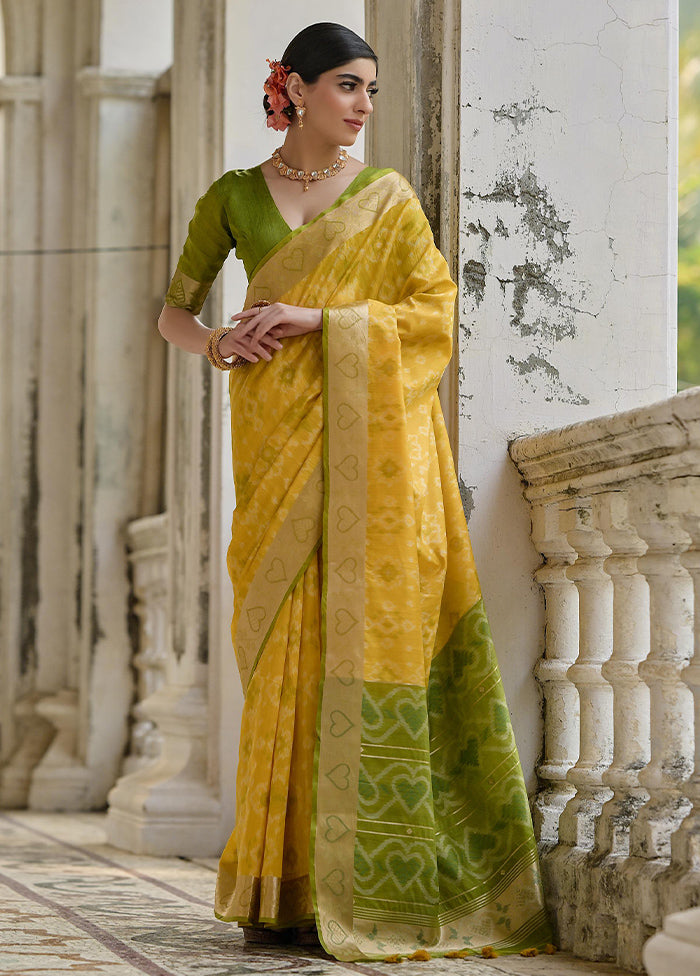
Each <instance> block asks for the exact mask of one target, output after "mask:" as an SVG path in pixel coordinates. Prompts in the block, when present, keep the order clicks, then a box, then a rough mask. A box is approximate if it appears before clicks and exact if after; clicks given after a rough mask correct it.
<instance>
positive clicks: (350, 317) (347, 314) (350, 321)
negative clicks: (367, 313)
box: [337, 308, 360, 329]
mask: <svg viewBox="0 0 700 976" xmlns="http://www.w3.org/2000/svg"><path fill="white" fill-rule="evenodd" d="M337 319H338V325H339V326H340V328H341V329H351V328H352V327H353V325H356V324H357V322H358V321H359V319H360V314H359V312H356V311H355V309H354V308H345V309H343V310H342V311H340V312H338V315H337Z"/></svg>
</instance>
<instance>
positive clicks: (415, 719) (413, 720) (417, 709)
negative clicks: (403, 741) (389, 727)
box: [396, 701, 427, 739]
mask: <svg viewBox="0 0 700 976" xmlns="http://www.w3.org/2000/svg"><path fill="white" fill-rule="evenodd" d="M396 711H397V712H398V714H399V719H400V721H401V724H402V725H403V727H404V728H405V729H406V731H407V732H408V734H409V735H410V736H411V738H413V739H415V738H416V737H417V736H419V735H420V733H421V732H422V731H423V729H424V727H425V720H426V718H427V714H426V710H425V708H422V707H421V706H420V705H418V706H416V705H414V704H413V703H412V702H410V701H404V702H401V704H400V705H399V707H398V708H397V709H396Z"/></svg>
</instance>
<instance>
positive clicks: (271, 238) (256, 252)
mask: <svg viewBox="0 0 700 976" xmlns="http://www.w3.org/2000/svg"><path fill="white" fill-rule="evenodd" d="M388 172H390V169H377V168H376V167H374V166H367V167H365V169H363V170H361V171H360V172H359V173H358V174H357V176H356V177H355V179H354V180H353V181H352V183H350V185H349V186H348V187H347V188H346V189H345V190H344V191H343V192H342V193H341V194H340V196H339V197H338V198H337V200H336V201H335V202H334V203H332V204H331V206H330V207H327V208H326V209H325V210H323V211H322V212H321V213H320V214H318V215H317V216H316V217H314V218H313V220H310V221H309V222H308V223H306V224H302V226H301V227H298V228H296V229H295V230H292V229H291V228H290V227H289V225H288V224H287V223H286V222H285V220H284V218H283V217H282V214H281V213H280V212H279V210H278V209H277V204H276V203H275V201H274V200H273V198H272V194H271V193H270V190H269V188H268V185H267V183H266V182H265V177H264V176H263V172H262V169H261V168H260V166H253V167H252V168H251V169H232V170H229V172H228V173H224V175H223V176H222V177H220V179H218V180H216V182H214V183H212V185H211V186H210V187H209V189H208V190H207V191H206V193H205V194H204V195H203V196H201V197H200V198H199V200H198V201H197V205H196V207H195V210H194V216H193V217H192V220H191V221H190V224H189V228H188V234H187V240H186V241H185V245H184V247H183V249H182V254H181V255H180V259H179V261H178V262H177V269H176V271H175V274H174V275H173V278H172V281H171V282H170V287H169V288H168V292H167V294H166V296H165V304H166V305H174V306H175V307H176V308H186V309H189V311H190V312H194V313H195V314H197V313H198V312H199V311H200V310H201V308H202V305H203V304H204V300H205V298H206V297H207V294H208V292H209V289H210V288H211V286H212V284H213V283H214V279H215V278H216V276H217V274H218V273H219V271H220V270H221V266H222V264H223V263H224V261H225V260H226V257H227V256H228V254H229V251H231V250H232V249H233V248H235V250H236V257H237V258H239V259H240V260H241V261H242V262H243V264H244V266H245V270H246V275H247V276H248V281H250V279H251V278H252V277H253V275H254V273H255V271H256V270H257V268H258V266H259V265H260V263H261V262H262V261H263V259H264V258H265V257H266V256H267V255H268V254H269V252H270V251H271V250H272V249H273V248H274V247H276V245H278V244H279V243H280V242H281V241H282V240H285V239H286V238H288V237H293V236H294V235H295V234H298V233H299V232H300V231H302V230H303V229H304V228H305V227H308V226H309V224H312V223H313V222H314V221H315V220H318V219H319V217H321V216H323V214H326V213H328V211H329V210H333V209H334V208H335V207H337V206H339V205H340V204H341V203H343V202H344V201H345V200H347V199H348V198H349V197H351V196H352V195H353V194H355V193H357V192H358V191H359V190H361V189H362V188H363V187H364V186H367V185H368V184H369V183H372V182H373V181H374V180H376V179H378V178H379V177H380V176H383V175H384V174H385V173H388Z"/></svg>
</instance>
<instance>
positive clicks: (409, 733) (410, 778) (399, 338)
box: [216, 170, 551, 960]
mask: <svg viewBox="0 0 700 976" xmlns="http://www.w3.org/2000/svg"><path fill="white" fill-rule="evenodd" d="M455 294H456V286H455V285H454V283H453V282H452V280H451V278H450V275H449V273H448V269H447V265H446V263H445V261H444V259H443V257H442V255H441V254H440V252H439V251H438V249H437V248H436V247H435V244H434V241H433V237H432V234H431V231H430V227H429V225H428V223H427V220H426V218H425V216H424V214H423V212H422V210H421V207H420V204H419V202H418V200H417V198H416V195H415V194H414V192H413V190H412V189H411V187H410V186H409V184H408V183H407V182H406V181H405V180H404V179H403V178H402V177H401V176H400V175H399V174H398V173H396V172H395V171H393V170H392V171H389V172H386V173H385V174H384V175H381V176H380V177H379V178H378V179H376V180H374V181H373V182H371V183H370V184H369V185H366V186H363V187H362V188H361V190H360V191H359V192H357V193H355V194H354V195H352V196H350V197H349V198H348V199H345V200H344V201H343V202H342V203H341V204H340V205H339V206H337V207H334V208H332V209H331V210H329V211H327V212H325V213H324V214H322V215H321V216H320V217H319V218H318V219H317V220H315V221H312V222H311V223H310V224H308V225H306V226H305V227H304V228H303V229H302V230H301V231H300V232H297V233H293V234H290V235H288V236H287V237H286V238H285V239H284V240H282V241H281V242H280V244H279V245H278V246H277V247H276V248H274V249H273V251H272V252H271V253H270V254H269V255H267V256H266V257H265V258H264V259H263V261H262V262H261V263H260V265H259V266H258V268H257V269H256V270H255V272H254V274H253V275H252V277H251V280H250V284H249V288H248V293H247V297H246V307H249V306H250V305H251V304H252V303H253V302H255V301H257V300H258V299H261V298H265V299H268V300H269V301H282V302H285V303H288V304H291V305H301V306H308V307H323V309H324V323H323V332H322V334H321V333H312V334H309V335H306V336H303V337H298V338H294V339H287V340H285V343H284V348H283V349H282V350H280V351H278V352H277V353H275V355H274V356H273V358H272V361H271V362H269V363H266V362H264V361H261V362H259V363H257V364H255V365H251V366H249V367H246V368H245V369H238V370H233V371H232V372H231V374H230V393H231V416H232V439H233V465H234V480H235V488H236V499H237V504H236V510H235V512H234V516H233V526H232V541H231V545H230V547H229V551H228V567H229V571H230V574H231V579H232V582H233V587H234V593H235V610H234V616H233V622H232V635H233V643H234V647H235V651H236V656H237V661H238V667H239V670H240V674H241V680H242V682H243V687H244V689H245V695H246V697H245V704H244V712H243V719H242V731H241V745H240V760H239V767H238V777H237V817H236V826H235V829H234V832H233V834H232V836H231V838H230V840H229V842H228V844H227V846H226V849H225V850H224V852H223V854H222V857H221V861H220V864H219V872H218V878H217V890H216V914H217V916H218V917H219V918H221V919H224V920H226V921H234V920H235V921H238V922H241V923H243V924H245V923H255V924H261V923H264V924H268V925H270V926H272V927H285V926H290V925H298V924H303V922H304V921H313V920H314V919H315V920H316V924H317V926H318V931H319V935H320V937H321V940H322V942H323V944H324V946H325V947H326V949H327V950H328V951H329V952H330V953H332V954H333V955H334V956H335V957H336V958H338V959H341V960H360V959H381V958H385V957H386V956H388V955H391V954H399V955H409V954H411V953H413V952H415V951H416V950H418V949H425V950H427V951H428V952H429V953H431V954H435V955H444V954H445V953H448V952H450V951H459V950H463V949H466V950H467V951H474V952H477V951H479V950H480V949H481V947H483V946H486V945H491V946H493V947H494V949H496V950H497V951H500V952H517V951H520V950H522V949H524V948H528V947H531V946H536V947H542V946H544V944H545V943H547V942H549V941H551V932H550V929H549V925H548V922H547V918H546V915H545V911H544V907H543V898H542V889H541V882H540V876H539V868H538V863H537V853H536V847H535V841H534V837H533V831H532V823H531V819H530V812H529V808H528V802H527V795H526V791H525V787H524V782H523V777H522V771H521V768H520V764H519V759H518V754H517V750H516V746H515V742H514V739H513V734H512V728H511V723H510V717H509V713H508V708H507V705H506V702H505V698H504V695H503V689H502V685H501V679H500V674H499V670H498V665H497V662H496V657H495V654H494V649H493V644H492V641H491V637H490V632H489V627H488V621H487V619H486V616H485V613H484V607H483V603H482V600H481V593H480V590H479V582H478V577H477V572H476V568H475V565H474V559H473V556H472V550H471V546H470V542H469V535H468V530H467V525H466V521H465V518H464V514H463V510H462V506H461V500H460V496H459V491H458V487H457V482H456V477H455V471H454V465H453V461H452V455H451V451H450V446H449V443H448V439H447V435H446V431H445V427H444V421H443V417H442V413H441V409H440V404H439V401H438V396H437V385H438V382H439V380H440V377H441V375H442V373H443V371H444V369H445V366H446V365H447V363H448V360H449V358H450V354H451V347H452V322H453V312H454V300H455Z"/></svg>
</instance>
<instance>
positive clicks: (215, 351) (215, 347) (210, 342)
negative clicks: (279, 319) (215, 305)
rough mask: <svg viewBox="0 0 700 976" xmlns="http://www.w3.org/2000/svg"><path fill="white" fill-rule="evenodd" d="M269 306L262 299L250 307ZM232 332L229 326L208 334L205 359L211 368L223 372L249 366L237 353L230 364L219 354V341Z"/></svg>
mask: <svg viewBox="0 0 700 976" xmlns="http://www.w3.org/2000/svg"><path fill="white" fill-rule="evenodd" d="M269 304H270V302H266V301H265V300H264V299H263V300H262V301H259V302H253V304H252V305H251V306H250V307H251V308H264V307H265V306H266V305H269ZM233 331H234V330H233V329H232V328H230V326H228V325H222V326H219V328H218V329H213V330H212V331H211V333H210V334H209V338H208V339H207V359H208V360H209V362H210V363H211V364H212V366H216V368H217V369H224V370H225V369H238V367H239V366H249V365H251V364H250V360H248V359H246V358H245V356H241V355H240V354H239V353H236V354H235V355H234V357H233V359H232V360H231V362H229V361H228V360H227V359H224V357H223V356H222V355H221V353H220V352H219V342H220V340H221V339H222V338H223V337H224V336H225V335H228V333H229V332H233Z"/></svg>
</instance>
